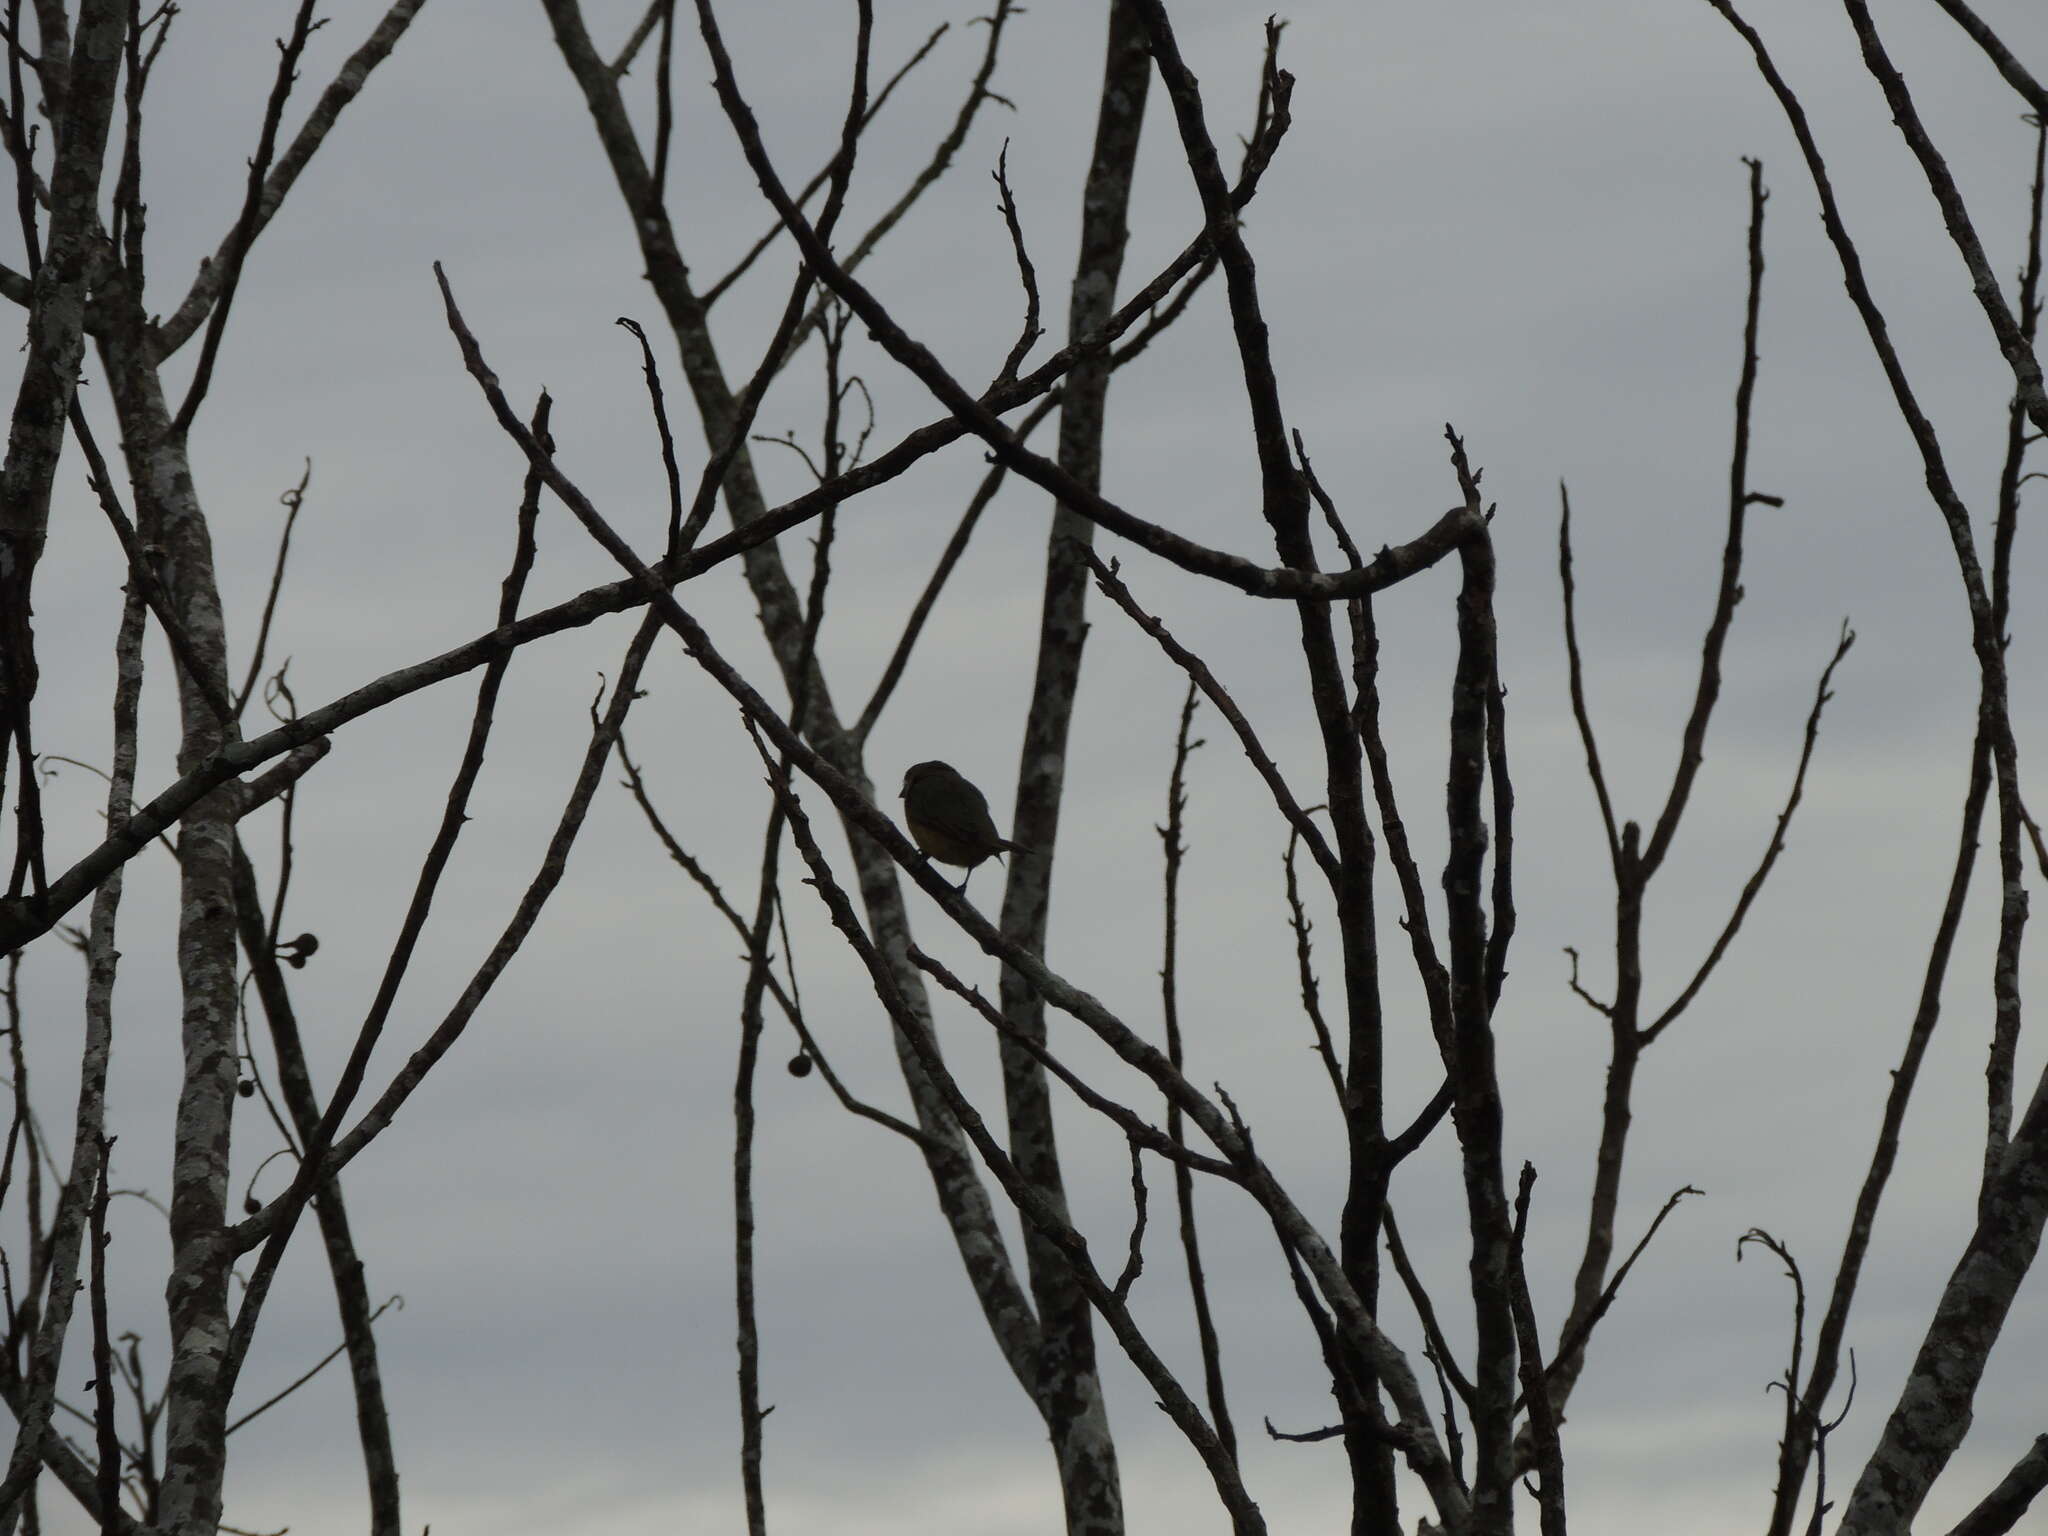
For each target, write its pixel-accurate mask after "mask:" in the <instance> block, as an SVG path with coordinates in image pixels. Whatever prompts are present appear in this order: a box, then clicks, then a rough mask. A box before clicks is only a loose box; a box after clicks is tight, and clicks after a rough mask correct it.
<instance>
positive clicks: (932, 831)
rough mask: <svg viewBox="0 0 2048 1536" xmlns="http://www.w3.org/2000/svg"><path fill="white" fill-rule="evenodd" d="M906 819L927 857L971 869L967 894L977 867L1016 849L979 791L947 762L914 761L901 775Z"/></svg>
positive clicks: (963, 880) (964, 884)
mask: <svg viewBox="0 0 2048 1536" xmlns="http://www.w3.org/2000/svg"><path fill="white" fill-rule="evenodd" d="M903 819H904V821H905V822H906V823H908V825H909V827H910V835H911V837H912V838H913V839H914V840H915V841H916V843H917V846H918V847H920V848H922V849H923V850H924V851H925V853H926V855H927V856H928V857H930V858H933V859H936V860H938V862H939V863H941V864H952V865H955V866H957V867H959V868H961V869H964V870H966V871H967V874H966V875H964V876H962V877H961V880H960V889H961V891H962V893H963V894H964V893H965V891H966V890H967V881H968V879H969V878H970V877H971V876H972V875H973V874H974V867H975V865H977V864H979V863H981V862H982V861H983V860H984V859H987V858H990V857H995V858H1000V857H1002V855H1003V854H1005V853H1011V852H1015V851H1016V848H1017V845H1016V844H1015V843H1012V842H1009V841H1007V840H1005V839H1004V838H1003V837H1001V836H1000V835H999V834H998V833H997V832H996V824H995V822H994V820H992V819H991V818H990V816H989V814H988V801H987V800H985V799H984V798H983V797H982V793H981V791H980V790H978V789H976V788H975V787H974V786H973V785H972V784H970V783H968V782H967V780H965V779H964V778H962V777H961V776H960V774H959V773H958V772H957V771H956V770H955V769H954V768H953V767H952V766H951V765H949V764H946V763H939V762H930V763H913V764H912V765H911V768H910V771H909V772H908V773H906V774H904V775H903Z"/></svg>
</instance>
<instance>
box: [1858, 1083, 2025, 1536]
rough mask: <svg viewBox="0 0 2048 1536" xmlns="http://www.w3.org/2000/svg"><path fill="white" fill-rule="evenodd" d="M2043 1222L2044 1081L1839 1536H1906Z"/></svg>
mask: <svg viewBox="0 0 2048 1536" xmlns="http://www.w3.org/2000/svg"><path fill="white" fill-rule="evenodd" d="M2044 1222H2048V1078H2044V1079H2043V1082H2042V1084H2041V1086H2040V1087H2039V1088H2038V1089H2037V1090H2036V1092H2035V1094H2034V1101H2033V1103H2032V1104H2031V1105H2030V1106H2029V1107H2028V1110H2027V1114H2026V1117H2025V1119H2024V1120H2022V1121H2021V1122H2020V1129H2019V1132H2018V1133H2017V1134H2016V1135H2015V1136H2014V1137H2013V1139H2012V1145H2011V1148H2010V1149H2009V1150H2008V1151H2007V1153H2006V1157H2005V1166H2004V1168H2003V1170H2002V1171H2001V1172H2000V1174H1999V1177H1998V1179H1997V1181H1996V1182H1995V1183H1994V1184H1993V1185H1992V1186H1991V1187H1990V1188H1989V1189H1987V1190H1986V1191H1985V1198H1984V1200H1983V1203H1982V1205H1981V1207H1980V1214H1979V1216H1978V1220H1977V1228H1976V1230H1975V1231H1974V1232H1972V1233H1971V1234H1970V1240H1969V1243H1968V1244H1967V1245H1966V1246H1965V1247H1964V1249H1963V1256H1962V1259H1961V1261H1960V1262H1959V1263H1958V1264H1957V1265H1956V1267H1955V1270H1954V1272H1953V1273H1952V1274H1951V1275H1950V1276H1949V1280H1948V1284H1947V1285H1946V1286H1945V1287H1944V1288H1943V1289H1942V1293H1941V1300H1940V1301H1939V1302H1938V1303H1937V1304H1936V1306H1935V1309H1934V1320H1933V1322H1932V1323H1931V1324H1930V1325H1929V1326H1928V1329H1927V1334H1926V1336H1925V1337H1924V1338H1923V1339H1922V1340H1921V1342H1920V1350H1919V1353H1918V1354H1917V1355H1915V1356H1914V1359H1913V1369H1912V1371H1911V1372H1910V1373H1909V1374H1908V1376H1907V1377H1906V1385H1905V1388H1904V1390H1903V1391H1902V1392H1900V1394H1899V1400H1898V1403H1897V1405H1896V1406H1895V1407H1894V1408H1893V1409H1892V1412H1891V1417H1890V1418H1889V1419H1887V1420H1886V1421H1885V1427H1884V1433H1883V1434H1882V1435H1881V1436H1880V1437H1879V1438H1878V1442H1877V1449H1876V1450H1874V1451H1873V1452H1872V1453H1871V1456H1870V1460H1869V1462H1868V1463H1866V1464H1865V1466H1864V1468H1863V1473H1862V1475H1861V1476H1860V1477H1858V1478H1857V1480H1856V1487H1855V1490H1854V1491H1853V1492H1852V1493H1851V1494H1850V1495H1849V1507H1848V1511H1847V1513H1845V1514H1844V1515H1843V1517H1842V1526H1841V1536H1904V1533H1906V1532H1909V1531H1911V1530H1912V1528H1913V1519H1914V1516H1915V1515H1917V1514H1918V1513H1919V1510H1920V1505H1921V1503H1922V1502H1923V1501H1924V1500H1925V1499H1926V1497H1927V1491H1928V1489H1929V1488H1931V1487H1933V1485H1934V1480H1935V1478H1937V1477H1939V1476H1940V1475H1941V1472H1942V1469H1943V1468H1944V1467H1946V1466H1947V1465H1948V1461H1949V1458H1950V1457H1951V1456H1953V1455H1954V1454H1955V1450H1956V1447H1957V1446H1959V1445H1961V1444H1962V1441H1963V1436H1964V1435H1966V1434H1967V1433H1969V1429H1970V1410H1971V1403H1972V1400H1973V1399H1974V1398H1975V1396H1976V1393H1977V1384H1978V1382H1979V1381H1981V1380H1982V1379H1983V1375H1984V1366H1985V1363H1986V1362H1987V1361H1988V1360H1989V1359H1990V1358H1991V1350H1992V1348H1993V1346H1994V1345H1996V1344H1997V1342H1998V1335H1999V1331H2000V1330H2001V1329H2002V1328H2003V1327H2004V1326H2005V1318H2006V1314H2007V1313H2008V1312H2009V1311H2011V1310H2012V1302H2013V1297H2014V1295H2015V1294H2016V1293H2017V1292H2018V1290H2019V1287H2020V1282H2021V1281H2023V1280H2024V1279H2026V1275H2027V1270H2028V1268H2029V1267H2030V1266H2031V1265H2032V1264H2033V1262H2034V1256H2035V1254H2036V1253H2037V1252H2038V1251H2039V1250H2040V1246H2041V1229H2042V1225H2043V1223H2044Z"/></svg>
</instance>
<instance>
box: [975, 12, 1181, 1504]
mask: <svg viewBox="0 0 2048 1536" xmlns="http://www.w3.org/2000/svg"><path fill="white" fill-rule="evenodd" d="M1151 76H1152V61H1151V58H1150V56H1149V54H1148V53H1147V51H1146V48H1145V34H1144V28H1143V27H1142V25H1140V23H1139V21H1138V18H1137V15H1136V13H1135V12H1134V11H1133V10H1132V8H1131V6H1130V5H1129V4H1128V3H1116V4H1113V5H1112V6H1111V7H1110V14H1109V38H1108V43H1107V47H1106V53H1105V61H1104V68H1103V81H1102V93H1101V106H1100V111H1099V115H1098V116H1097V119H1096V127H1095V150H1094V155H1093V158H1092V160H1091V162H1090V165H1089V168H1088V179H1087V183H1086V186H1085V188H1084V190H1083V193H1082V208H1081V250H1080V255H1079V258H1078V259H1077V261H1076V263H1075V268H1074V282H1073V289H1072V297H1071V299H1070V301H1069V306H1068V318H1067V335H1068V339H1069V340H1070V341H1073V340H1078V339H1079V338H1081V337H1083V336H1086V335H1087V334H1089V333H1090V332H1091V331H1094V330H1096V329H1098V328H1100V327H1101V326H1102V325H1103V323H1104V322H1105V321H1107V320H1108V318H1109V316H1110V314H1111V313H1112V311H1114V309H1115V308H1116V290H1117V280H1118V278H1119V277H1120V276H1121V274H1122V271H1123V258H1124V249H1125V244H1126V240H1127V236H1128V233H1129V228H1128V224H1127V215H1128V211H1129V208H1130V199H1131V182H1132V178H1133V174H1134V172H1135V169H1136V164H1137V157H1138V139H1139V132H1140V129H1141V128H1142V126H1143V123H1144V117H1145V97H1146V88H1147V86H1148V85H1149V84H1150V83H1151ZM1109 375H1110V363H1109V359H1108V357H1107V356H1106V355H1100V354H1098V355H1097V356H1096V357H1094V358H1092V359H1090V360H1089V361H1088V362H1086V363H1083V364H1082V365H1081V366H1080V367H1079V368H1077V369H1075V370H1074V373H1073V375H1072V377H1071V378H1070V379H1069V380H1068V383H1067V387H1066V391H1065V394H1064V397H1063V399H1062V402H1061V409H1060V441H1059V464H1060V467H1061V468H1062V469H1064V470H1066V471H1067V472H1068V473H1069V474H1071V475H1073V476H1074V477H1075V479H1076V480H1078V481H1080V482H1081V483H1082V484H1084V485H1087V486H1088V487H1090V488H1091V489H1099V488H1100V487H1101V484H1102V443H1103V421H1104V410H1105V405H1106V401H1107V397H1108V393H1109ZM1094 534H1095V525H1094V524H1093V523H1091V522H1090V521H1089V520H1088V519H1087V518H1085V517H1083V516H1082V515H1081V514H1080V513H1078V512H1076V511H1074V510H1073V509H1072V508H1070V507H1068V506H1065V505H1063V504H1056V505H1055V506H1054V508H1053V514H1052V531H1051V536H1050V540H1049V542H1048V545H1047V548H1046V563H1045V597H1044V605H1043V609H1042V612H1041V615H1040V620H1039V638H1038V665H1037V671H1036V674H1035V676H1034V677H1033V679H1032V686H1031V705H1030V709H1029V712H1028V714H1027V716H1026V718H1025V723H1024V743H1023V749H1022V751H1021V752H1020V754H1019V757H1018V764H1017V810H1016V817H1015V820H1014V825H1013V827H1012V830H1011V833H1010V836H1011V838H1012V840H1013V841H1015V842H1016V843H1017V844H1018V845H1019V846H1020V847H1022V848H1027V849H1030V850H1032V852H1031V853H1030V854H1028V855H1026V856H1023V857H1020V858H1017V859H1015V860H1013V861H1012V862H1011V865H1010V872H1009V882H1008V885H1007V886H1006V888H1005V890H1004V894H1003V913H1002V927H1003V932H1004V933H1005V934H1006V935H1007V936H1008V937H1009V938H1011V939H1012V940H1014V941H1015V942H1017V943H1019V944H1022V945H1025V946H1026V947H1027V948H1029V949H1031V950H1032V951H1033V952H1035V953H1040V954H1042V953H1044V951H1045V940H1046V926H1047V922H1048V919H1049V917H1050V914H1051V910H1052V873H1053V860H1054V854H1055V850H1056V846H1057V840H1058V836H1059V822H1060V801H1061V795H1062V791H1063V788H1064V785H1065V780H1066V766H1067V733H1068V728H1069V725H1070V723H1071V722H1072V720H1073V714H1074V698H1075V694H1076V692H1077V691H1078V689H1079V687H1080V681H1081V651H1082V645H1083V642H1084V641H1085V640H1086V639H1087V634H1088V620H1087V594H1088V564H1087V558H1086V555H1085V553H1084V551H1085V549H1086V547H1087V546H1088V545H1089V544H1090V543H1091V542H1092V541H1093V539H1094ZM1002 1005H1003V1016H1004V1018H1005V1019H1006V1020H1007V1021H1008V1023H1009V1025H1010V1028H1011V1029H1013V1030H1015V1031H1016V1032H1017V1034H1018V1036H1020V1037H1021V1039H1023V1040H1031V1041H1036V1042H1039V1043H1043V1042H1044V1040H1045V1003H1044V1000H1043V999H1042V998H1040V997H1039V995H1038V993H1037V992H1036V991H1035V990H1033V988H1032V987H1031V986H1030V984H1029V983H1027V982H1026V981H1025V980H1024V979H1023V978H1022V977H1021V976H1019V975H1018V974H1017V973H1016V972H1015V971H1012V970H1008V969H1005V970H1004V972H1003V974H1002ZM1002 1063H1003V1095H1004V1100H1005V1103H1006V1106H1007V1109H1008V1114H1009V1130H1010V1156H1011V1157H1012V1158H1013V1159H1014V1160H1015V1163H1016V1167H1017V1171H1018V1174H1019V1175H1020V1176H1021V1177H1022V1178H1024V1179H1026V1180H1027V1181H1029V1183H1030V1184H1031V1186H1032V1187H1033V1188H1034V1189H1036V1190H1037V1191H1038V1192H1039V1194H1040V1195H1041V1196H1042V1197H1043V1198H1044V1200H1045V1201H1046V1203H1047V1205H1048V1206H1049V1207H1050V1208H1051V1209H1053V1210H1054V1211H1056V1212H1057V1213H1058V1215H1059V1217H1060V1219H1061V1220H1062V1221H1066V1220H1068V1219H1069V1218H1068V1214H1067V1195H1066V1186H1065V1182H1064V1179H1063V1176H1062V1174H1061V1171H1060V1158H1059V1144H1058V1140H1057V1137H1056V1135H1055V1132H1054V1125H1053V1109H1052V1096H1051V1094H1050V1092H1049V1090H1048V1086H1047V1082H1046V1073H1045V1069H1044V1068H1043V1067H1042V1066H1040V1065H1039V1062H1038V1059H1037V1058H1036V1057H1035V1056H1033V1055H1032V1054H1031V1052H1030V1051H1029V1050H1028V1049H1026V1048H1025V1046H1024V1045H1023V1044H1021V1043H1019V1041H1018V1040H1005V1041H1003V1042H1002ZM1024 1251H1025V1258H1026V1260H1027V1262H1028V1264H1029V1268H1030V1274H1031V1293H1032V1298H1033V1299H1034V1300H1035V1301H1036V1302H1037V1304H1038V1319H1039V1337H1040V1347H1039V1354H1038V1380H1037V1385H1036V1395H1037V1398H1038V1406H1039V1411H1040V1412H1041V1413H1042V1414H1044V1416H1045V1421H1046V1427H1047V1429H1048V1430H1049V1431H1050V1432H1051V1435H1052V1443H1053V1454H1054V1455H1055V1456H1056V1457H1057V1458H1058V1460H1059V1464H1060V1485H1061V1488H1062V1490H1063V1492H1064V1493H1065V1496H1066V1515H1067V1530H1068V1531H1069V1532H1070V1533H1081V1532H1087V1533H1091V1536H1114V1533H1116V1532H1120V1531H1121V1530H1122V1529H1123V1490H1122V1485H1121V1482H1120V1481H1119V1478H1118V1475H1117V1461H1116V1442H1115V1440H1114V1438H1113V1437H1112V1436H1111V1433H1110V1427H1109V1415H1108V1411H1107V1407H1106V1405H1105V1403H1104V1402H1103V1397H1102V1381H1101V1377H1100V1375H1099V1374H1098V1372H1097V1367H1096V1361H1095V1334H1094V1320H1093V1314H1092V1311H1091V1309H1090V1307H1089V1303H1088V1298H1087V1295H1086V1294H1085V1292H1084V1291H1083V1290H1082V1289H1081V1287H1080V1285H1079V1283H1078V1282H1077V1281H1076V1279H1075V1277H1074V1274H1073V1271H1072V1268H1071V1266H1070V1265H1069V1262H1068V1260H1067V1259H1066V1257H1065V1256H1064V1255H1063V1254H1062V1253H1061V1252H1060V1251H1059V1249H1058V1247H1057V1246H1056V1245H1055V1244H1054V1243H1053V1242H1052V1241H1051V1240H1050V1239H1049V1238H1048V1237H1046V1236H1045V1235H1044V1234H1042V1233H1040V1232H1038V1231H1037V1230H1036V1229H1033V1228H1027V1229H1026V1232H1025V1240H1024Z"/></svg>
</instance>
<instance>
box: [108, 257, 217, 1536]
mask: <svg viewBox="0 0 2048 1536" xmlns="http://www.w3.org/2000/svg"><path fill="white" fill-rule="evenodd" d="M124 297H125V296H124ZM139 321H140V317H139V316H137V315H135V314H133V313H132V311H131V312H130V313H128V314H127V315H126V316H125V317H124V319H123V321H121V322H119V323H116V324H115V325H114V326H112V327H110V330H109V334H108V336H107V337H106V338H105V340H104V341H103V344H102V355H103V359H104V363H105V367H106V373H107V378H108V381H109V383H110V385H111V387H112V394H113V398H114V407H115V410H116V412H117V414H118V416H119V418H120V423H121V436H122V445H123V449H124V451H125V453H126V456H127V464H128V475H129V480H130V482H131V484H132V485H133V486H134V489H135V504H136V519H137V528H138V532H139V533H140V534H141V536H142V540H143V543H144V545H145V547H148V548H151V549H152V550H153V551H155V552H156V553H155V558H156V559H157V560H158V562H159V563H158V570H157V574H158V577H159V579H160V580H161V582H162V583H163V586H164V588H165V590H166V592H167V593H168V594H169V597H170V602H171V607H172V610H173V612H174V613H175V614H176V617H177V621H178V623H179V625H180V627H181V628H182V629H183V630H184V639H185V646H184V650H185V651H186V654H187V655H188V656H189V657H190V659H191V661H192V663H193V665H194V666H196V667H197V668H198V669H199V673H200V675H199V676H196V677H195V676H194V675H193V674H192V672H191V671H189V670H188V669H187V668H186V667H184V666H180V667H179V668H178V704H179V718H180V738H179V745H178V769H179V771H180V772H181V773H189V772H191V771H192V770H193V769H195V768H197V767H198V766H199V765H200V764H201V763H202V762H204V761H205V760H206V759H207V758H208V757H209V756H211V755H212V754H213V753H214V752H215V751H216V750H217V749H218V748H219V747H220V746H221V745H223V744H224V743H225V742H226V741H227V740H229V739H230V738H231V736H232V735H233V734H234V733H233V728H232V725H231V724H229V723H228V722H225V721H223V720H222V719H221V718H220V716H219V715H218V714H217V713H216V712H215V705H214V702H213V700H215V699H220V698H225V697H227V695H228V690H229V683H228V674H227V633H226V627H225V624H224V622H223V616H222V613H221V604H220V590H219V587H218V584H217V582H216V580H215V576H214V565H213V541H212V538H211V536H210V535H209V533H208V531H207V526H206V518H205V515H204V513H203V512H202V511H201V509H200V506H199V500H198V496H197V493H196V492H195V490H194V488H193V484H192V471H191V465H190V463H189V461H188V459H187V456H186V447H185V443H184V440H183V439H182V438H181V437H180V436H178V435H177V434H175V433H174V432H173V431H172V430H171V417H170V413H169V410H168V409H167V407H166V405H165V401H164V395H163V388H162V384H161V381H160V380H159V378H158V376H157V372H156V368H155V365H154V360H153V358H152V357H151V355H150V353H149V352H148V350H147V348H146V347H145V346H144V344H143V343H142V341H141V335H142V330H141V325H140V323H139ZM238 805H239V794H238V791H237V789H236V788H235V786H233V785H223V786H222V787H221V788H219V789H217V790H215V791H213V792H212V793H211V794H209V795H207V796H206V797H204V798H203V799H201V800H200V801H199V802H198V803H197V804H196V805H194V806H193V807H192V808H191V809H190V810H188V811H187V812H186V813H185V816H184V819H183V820H182V821H181V822H180V823H179V829H178V880H179V909H178V979H179V984H180V988H181V992H182V998H183V1006H182V1011H181V1041H182V1045H183V1058H184V1066H183V1073H182V1076H181V1078H180V1081H179V1088H178V1109H177V1115H176V1120H175V1129H174V1132H173V1145H172V1162H171V1200H170V1213H171V1214H170V1237H171V1273H170V1278H169V1280H168V1281H167V1283H166V1285H165V1288H164V1299H165V1304H166V1308H167V1311H168V1314H169V1320H170V1333H171V1360H170V1366H169V1369H168V1372H167V1374H166V1378H165V1392H166V1402H165V1411H164V1478H163V1502H162V1524H163V1527H164V1529H165V1530H166V1531H168V1532H174V1533H177V1536H212V1532H213V1531H214V1529H215V1527H216V1526H217V1525H218V1524H219V1522H220V1515H221V1484H222V1480H223V1478H224V1476H225V1474H226V1470H227V1406H228V1391H229V1389H228V1384H227V1383H226V1382H225V1381H224V1380H223V1378H222V1367H223V1365H224V1363H225V1360H226V1356H227V1348H228V1331H229V1319H228V1266H229V1261H230V1258H231V1254H230V1251H229V1247H228V1244H227V1242H226V1240H225V1234H226V1224H227V1192H228V1142H229V1134H230V1129H231V1126H232V1123H233V1118H234V1104H235V1080H236V1076H237V1070H236V1050H235V1004H236V986H235V943H236V938H235V891H234V842H235V813H236V810H237V807H238Z"/></svg>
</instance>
